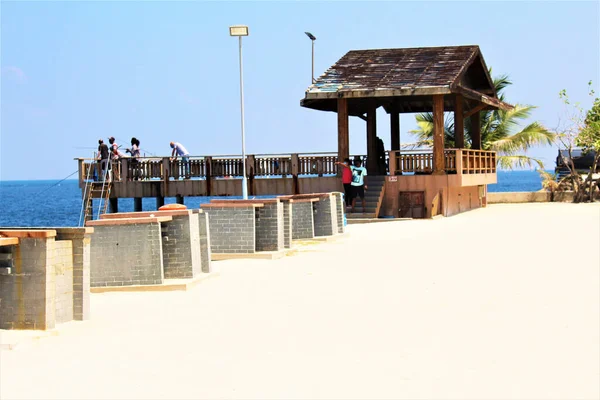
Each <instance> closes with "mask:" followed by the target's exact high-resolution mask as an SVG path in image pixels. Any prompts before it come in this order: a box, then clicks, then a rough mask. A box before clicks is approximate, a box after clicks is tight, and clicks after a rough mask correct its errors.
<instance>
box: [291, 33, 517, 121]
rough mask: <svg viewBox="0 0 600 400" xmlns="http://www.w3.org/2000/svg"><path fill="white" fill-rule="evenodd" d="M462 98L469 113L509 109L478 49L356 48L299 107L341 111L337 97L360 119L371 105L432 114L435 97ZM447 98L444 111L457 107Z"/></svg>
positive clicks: (323, 78)
mask: <svg viewBox="0 0 600 400" xmlns="http://www.w3.org/2000/svg"><path fill="white" fill-rule="evenodd" d="M453 93H455V94H461V95H463V97H464V99H465V100H466V106H467V107H466V109H467V110H468V109H469V108H475V107H478V106H479V107H481V106H480V104H483V106H484V108H487V109H492V108H502V109H509V108H511V107H512V106H510V105H509V104H507V103H503V102H502V101H500V100H499V99H498V98H497V95H496V91H495V88H494V84H493V81H492V79H491V77H490V75H489V73H488V68H487V66H486V65H485V61H484V60H483V56H482V55H481V51H480V50H479V46H474V45H473V46H447V47H418V48H407V49H378V50H352V51H349V52H348V53H346V55H344V56H343V57H342V58H341V59H340V60H339V61H338V62H336V63H335V64H334V65H333V66H332V67H331V68H329V69H328V70H327V71H326V72H325V73H324V74H323V75H321V76H320V77H319V78H318V79H317V80H316V82H315V83H314V84H312V85H311V86H310V87H309V88H308V90H307V91H306V94H305V97H304V99H302V100H301V105H302V106H303V107H307V108H313V109H317V110H322V111H337V101H336V99H337V98H340V97H345V98H348V112H349V114H350V115H359V116H362V115H363V114H364V113H365V112H366V109H367V107H369V106H372V105H373V103H375V105H376V106H377V107H379V106H383V107H384V108H385V109H386V111H387V112H390V111H391V110H392V109H396V110H398V111H399V112H424V111H431V109H432V102H433V97H432V96H433V95H449V94H453ZM452 97H453V96H446V98H445V102H444V110H445V111H452V110H453V109H454V105H453V104H454V100H453V98H452Z"/></svg>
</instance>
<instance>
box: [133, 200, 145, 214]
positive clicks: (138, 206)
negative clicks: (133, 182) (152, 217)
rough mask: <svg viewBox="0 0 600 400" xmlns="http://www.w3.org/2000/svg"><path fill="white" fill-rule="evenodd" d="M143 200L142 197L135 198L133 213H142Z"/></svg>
mask: <svg viewBox="0 0 600 400" xmlns="http://www.w3.org/2000/svg"><path fill="white" fill-rule="evenodd" d="M142 210H143V209H142V198H141V197H134V198H133V211H135V212H140V211H142Z"/></svg>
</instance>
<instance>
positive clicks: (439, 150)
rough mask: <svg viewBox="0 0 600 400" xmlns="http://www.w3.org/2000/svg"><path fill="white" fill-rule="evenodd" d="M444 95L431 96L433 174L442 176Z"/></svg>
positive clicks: (444, 170) (443, 168) (443, 164)
mask: <svg viewBox="0 0 600 400" xmlns="http://www.w3.org/2000/svg"><path fill="white" fill-rule="evenodd" d="M445 173H446V166H445V160H444V95H440V94H438V95H434V96H433V174H434V175H444V174H445Z"/></svg>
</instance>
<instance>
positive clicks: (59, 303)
mask: <svg viewBox="0 0 600 400" xmlns="http://www.w3.org/2000/svg"><path fill="white" fill-rule="evenodd" d="M49 243H52V242H49ZM53 247H54V248H53V249H52V250H50V251H51V255H50V265H51V267H50V268H51V269H53V270H54V271H53V272H54V296H52V297H53V298H54V310H55V319H56V323H63V322H68V321H72V320H73V244H72V243H71V241H70V240H55V241H54V246H53Z"/></svg>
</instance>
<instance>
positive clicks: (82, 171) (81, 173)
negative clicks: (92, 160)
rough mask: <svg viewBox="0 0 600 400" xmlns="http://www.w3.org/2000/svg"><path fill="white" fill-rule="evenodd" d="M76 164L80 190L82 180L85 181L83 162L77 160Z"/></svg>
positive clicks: (80, 159)
mask: <svg viewBox="0 0 600 400" xmlns="http://www.w3.org/2000/svg"><path fill="white" fill-rule="evenodd" d="M77 164H78V167H79V188H80V189H81V188H82V187H83V180H84V179H85V171H84V168H85V162H84V160H83V158H78V159H77Z"/></svg>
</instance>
